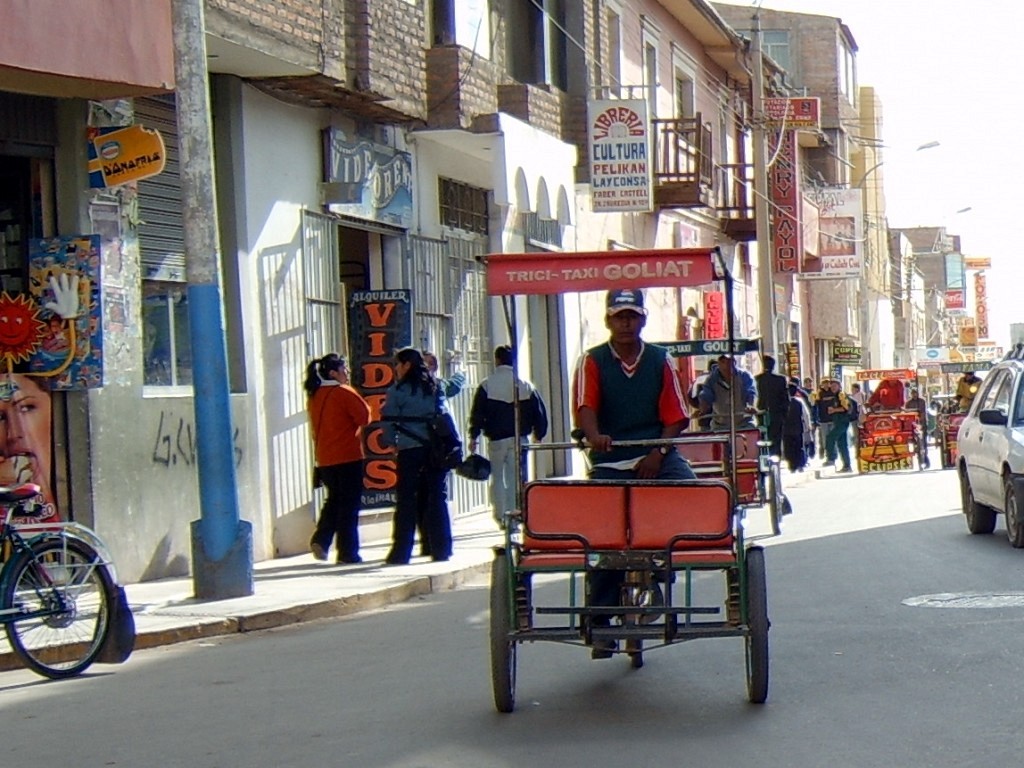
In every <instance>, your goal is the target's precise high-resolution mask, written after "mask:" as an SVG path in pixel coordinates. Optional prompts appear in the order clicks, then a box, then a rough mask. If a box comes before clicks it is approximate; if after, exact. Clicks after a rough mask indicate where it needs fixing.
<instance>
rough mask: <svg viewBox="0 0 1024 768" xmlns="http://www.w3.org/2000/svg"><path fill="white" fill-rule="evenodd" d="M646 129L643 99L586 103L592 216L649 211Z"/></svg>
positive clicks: (648, 149) (648, 144)
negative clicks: (593, 214) (596, 214)
mask: <svg viewBox="0 0 1024 768" xmlns="http://www.w3.org/2000/svg"><path fill="white" fill-rule="evenodd" d="M649 126H650V122H649V121H648V120H647V102H646V101H645V100H644V99H613V100H601V101H591V102H589V103H588V104H587V133H588V136H589V139H590V189H591V193H590V199H591V208H592V210H593V211H594V213H616V212H620V211H649V210H651V204H652V202H653V200H652V195H651V171H652V168H651V157H650V139H651V137H650V132H649Z"/></svg>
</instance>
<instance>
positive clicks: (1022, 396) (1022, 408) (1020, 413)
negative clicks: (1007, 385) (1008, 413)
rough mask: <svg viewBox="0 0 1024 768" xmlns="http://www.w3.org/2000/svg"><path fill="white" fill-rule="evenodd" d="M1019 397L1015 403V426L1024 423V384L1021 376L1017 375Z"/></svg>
mask: <svg viewBox="0 0 1024 768" xmlns="http://www.w3.org/2000/svg"><path fill="white" fill-rule="evenodd" d="M1016 386H1017V397H1016V398H1015V400H1014V404H1013V424H1014V426H1017V425H1020V424H1024V386H1021V384H1020V377H1019V376H1018V377H1017V382H1016Z"/></svg>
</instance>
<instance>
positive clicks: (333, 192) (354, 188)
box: [320, 128, 412, 229]
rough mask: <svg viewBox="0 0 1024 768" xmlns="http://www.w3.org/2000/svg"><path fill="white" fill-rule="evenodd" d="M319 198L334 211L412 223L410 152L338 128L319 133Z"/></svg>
mask: <svg viewBox="0 0 1024 768" xmlns="http://www.w3.org/2000/svg"><path fill="white" fill-rule="evenodd" d="M323 154H324V169H323V172H324V183H323V184H321V185H320V194H321V201H322V202H323V204H324V205H325V206H327V208H328V210H330V211H331V212H332V213H341V214H344V215H346V216H357V217H359V218H361V219H370V220H372V221H379V222H381V223H383V224H390V225H392V226H396V227H402V228H406V229H407V228H408V227H410V226H412V155H410V154H409V153H408V152H402V151H400V150H397V149H395V148H393V147H389V146H386V145H384V144H378V143H377V142H375V141H371V140H369V139H367V138H364V137H362V136H360V135H349V134H347V133H345V131H343V130H342V129H341V128H327V129H325V130H324V132H323Z"/></svg>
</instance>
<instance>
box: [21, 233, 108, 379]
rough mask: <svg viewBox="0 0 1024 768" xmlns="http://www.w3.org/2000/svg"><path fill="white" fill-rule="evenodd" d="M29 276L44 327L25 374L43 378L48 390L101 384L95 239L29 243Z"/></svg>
mask: <svg viewBox="0 0 1024 768" xmlns="http://www.w3.org/2000/svg"><path fill="white" fill-rule="evenodd" d="M28 272H29V292H30V295H31V297H32V299H33V300H34V301H35V302H36V304H37V306H38V307H39V313H38V319H39V321H40V322H41V323H42V324H43V332H42V335H41V336H40V337H39V340H38V345H37V346H36V348H35V350H34V351H33V352H32V354H31V355H30V357H29V361H28V367H29V370H30V371H31V372H32V374H33V375H37V376H44V377H46V378H47V380H48V382H49V388H50V389H53V390H80V389H93V388H96V387H100V386H102V385H103V323H102V317H101V303H100V285H101V283H100V236H99V235H70V236H67V237H53V238H49V239H46V240H32V241H31V242H30V243H29V267H28Z"/></svg>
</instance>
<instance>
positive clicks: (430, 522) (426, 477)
mask: <svg viewBox="0 0 1024 768" xmlns="http://www.w3.org/2000/svg"><path fill="white" fill-rule="evenodd" d="M447 484H448V471H447V470H438V469H433V468H431V467H428V466H427V448H426V447H416V448H404V449H402V450H400V451H399V452H398V484H397V486H396V488H395V491H396V495H397V499H396V502H395V518H394V521H393V523H392V527H391V551H390V552H389V553H388V559H389V560H392V561H394V562H408V561H409V558H410V557H411V556H412V543H413V538H414V537H415V535H416V516H417V509H418V508H419V507H420V505H422V507H423V527H424V528H425V529H426V533H427V544H428V545H429V548H430V556H431V557H433V558H434V559H435V560H443V559H447V558H449V557H451V554H452V526H451V520H450V519H449V518H448V508H447V504H445V502H444V499H445V498H446V497H447Z"/></svg>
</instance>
